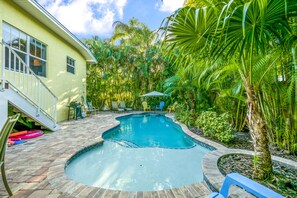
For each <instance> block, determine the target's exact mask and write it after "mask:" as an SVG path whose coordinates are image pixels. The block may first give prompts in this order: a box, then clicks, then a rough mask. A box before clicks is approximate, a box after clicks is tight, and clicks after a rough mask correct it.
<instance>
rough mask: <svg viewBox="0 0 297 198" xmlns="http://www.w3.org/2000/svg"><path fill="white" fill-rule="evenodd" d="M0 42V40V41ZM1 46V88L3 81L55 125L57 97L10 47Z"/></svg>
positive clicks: (37, 114)
mask: <svg viewBox="0 0 297 198" xmlns="http://www.w3.org/2000/svg"><path fill="white" fill-rule="evenodd" d="M0 43H1V42H0ZM1 45H2V46H3V47H2V57H3V58H2V89H4V88H5V83H8V84H9V86H10V88H12V89H14V90H15V91H16V92H18V94H20V95H21V96H22V97H23V98H25V99H26V100H27V101H28V102H30V103H31V104H32V105H33V106H35V107H36V116H39V114H40V112H43V113H44V114H45V115H46V116H47V117H48V118H49V119H51V120H52V121H53V122H54V125H56V121H57V119H56V112H57V102H58V98H57V97H56V96H55V95H54V94H53V93H52V92H51V90H50V89H49V88H48V87H47V86H46V85H45V84H44V83H43V82H42V81H41V80H40V78H39V77H38V76H37V75H36V74H35V73H34V71H33V70H32V69H31V68H30V67H29V66H28V65H27V64H26V63H25V62H24V61H23V60H22V58H21V57H19V55H18V54H17V53H16V52H15V51H14V50H13V48H12V47H10V46H8V45H6V44H4V43H1Z"/></svg>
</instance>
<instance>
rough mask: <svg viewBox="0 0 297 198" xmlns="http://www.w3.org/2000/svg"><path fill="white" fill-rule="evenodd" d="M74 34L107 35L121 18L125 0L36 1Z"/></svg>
mask: <svg viewBox="0 0 297 198" xmlns="http://www.w3.org/2000/svg"><path fill="white" fill-rule="evenodd" d="M38 2H39V3H40V4H41V5H43V6H44V7H45V8H46V9H47V10H48V11H49V12H50V13H51V14H52V15H53V16H55V17H56V18H57V19H58V20H59V21H60V22H61V23H62V24H63V25H64V26H65V27H67V28H68V29H69V30H70V31H71V32H73V33H74V34H80V35H90V34H91V35H101V36H102V35H103V36H104V35H107V34H110V33H111V32H112V23H113V22H114V21H115V18H117V20H118V19H120V20H121V19H122V18H123V9H124V7H125V5H126V3H127V0H38Z"/></svg>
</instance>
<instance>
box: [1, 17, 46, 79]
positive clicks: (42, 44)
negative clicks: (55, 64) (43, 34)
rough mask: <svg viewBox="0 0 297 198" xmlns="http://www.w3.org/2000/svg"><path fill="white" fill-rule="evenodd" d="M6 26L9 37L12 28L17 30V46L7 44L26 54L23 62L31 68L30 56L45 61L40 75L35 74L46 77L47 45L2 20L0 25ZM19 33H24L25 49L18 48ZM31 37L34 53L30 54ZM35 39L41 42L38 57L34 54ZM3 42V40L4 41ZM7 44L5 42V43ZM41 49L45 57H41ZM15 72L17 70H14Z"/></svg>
mask: <svg viewBox="0 0 297 198" xmlns="http://www.w3.org/2000/svg"><path fill="white" fill-rule="evenodd" d="M4 25H5V26H7V27H9V37H10V39H11V38H12V30H14V31H17V32H18V35H19V36H18V39H19V41H18V42H19V46H18V48H15V47H14V46H12V43H10V44H9V46H10V47H11V48H12V49H13V50H14V51H16V52H19V53H22V54H24V55H25V56H26V60H24V62H25V63H26V64H27V65H28V66H29V67H30V68H31V69H32V67H33V66H31V65H30V57H32V58H34V59H37V60H40V61H41V62H43V63H45V66H44V69H45V72H44V73H43V74H42V75H40V74H36V75H38V76H41V77H46V69H47V60H46V58H47V45H46V44H45V43H43V42H41V41H40V40H38V39H36V38H34V37H31V36H30V35H28V34H26V33H25V32H23V31H21V30H19V29H18V28H16V27H14V26H12V25H10V24H9V23H6V22H4V21H3V22H2V26H4ZM2 34H4V32H3V27H2ZM21 34H23V35H25V37H26V51H22V50H21V49H20V43H21V42H20V38H21V37H20V35H21ZM3 36H4V35H2V37H3ZM31 39H33V40H34V41H35V42H34V46H35V51H34V54H31V53H30V45H31V43H30V42H31ZM36 41H37V42H39V43H41V53H40V56H41V57H38V56H36ZM4 43H5V42H4ZM6 44H7V43H6ZM43 47H44V48H43ZM43 49H45V57H42V56H43ZM16 72H17V71H16Z"/></svg>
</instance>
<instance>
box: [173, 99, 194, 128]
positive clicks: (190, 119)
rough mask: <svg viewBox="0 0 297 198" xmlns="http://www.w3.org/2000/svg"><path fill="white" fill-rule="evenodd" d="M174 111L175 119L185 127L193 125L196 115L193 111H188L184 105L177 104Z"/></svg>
mask: <svg viewBox="0 0 297 198" xmlns="http://www.w3.org/2000/svg"><path fill="white" fill-rule="evenodd" d="M175 109H176V110H175V119H177V120H178V121H180V122H182V123H184V124H185V125H187V126H194V125H195V121H196V118H197V113H196V112H195V111H194V110H188V109H187V108H186V106H185V105H184V104H181V105H179V104H178V105H177V106H176V108H175Z"/></svg>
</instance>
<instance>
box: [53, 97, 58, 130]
mask: <svg viewBox="0 0 297 198" xmlns="http://www.w3.org/2000/svg"><path fill="white" fill-rule="evenodd" d="M57 104H58V98H56V97H55V98H54V119H55V121H54V122H55V125H54V128H55V127H56V126H57Z"/></svg>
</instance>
